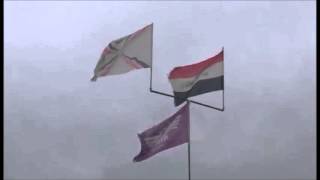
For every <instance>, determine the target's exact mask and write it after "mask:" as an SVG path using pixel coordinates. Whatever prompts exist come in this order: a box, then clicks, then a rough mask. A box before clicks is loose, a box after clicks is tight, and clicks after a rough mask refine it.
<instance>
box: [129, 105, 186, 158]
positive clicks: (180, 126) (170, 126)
mask: <svg viewBox="0 0 320 180" xmlns="http://www.w3.org/2000/svg"><path fill="white" fill-rule="evenodd" d="M138 137H139V140H140V143H141V151H140V153H139V154H138V155H137V156H136V157H135V158H134V159H133V162H140V161H143V160H146V159H148V158H150V157H151V156H153V155H155V154H157V153H159V152H161V151H164V150H167V149H170V148H173V147H176V146H179V145H181V144H184V143H187V142H189V137H190V136H189V102H187V103H186V105H184V106H183V107H182V108H181V109H180V110H179V111H177V112H176V113H175V114H174V115H172V116H171V117H169V118H168V119H166V120H164V121H162V122H161V123H159V124H157V125H155V126H153V127H152V128H150V129H147V130H145V131H144V132H142V133H141V134H138Z"/></svg>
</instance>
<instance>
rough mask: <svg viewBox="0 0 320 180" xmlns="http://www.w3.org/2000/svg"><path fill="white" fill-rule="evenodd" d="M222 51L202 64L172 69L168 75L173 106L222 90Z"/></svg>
mask: <svg viewBox="0 0 320 180" xmlns="http://www.w3.org/2000/svg"><path fill="white" fill-rule="evenodd" d="M223 74H224V73H223V50H222V51H221V52H220V53H219V54H217V55H216V56H214V57H211V58H209V59H207V60H204V61H202V62H199V63H196V64H192V65H187V66H180V67H176V68H174V69H173V70H172V71H171V72H170V74H169V81H170V83H171V86H172V89H173V91H174V92H173V93H174V97H175V98H174V103H175V106H178V105H180V104H181V103H183V102H184V101H185V100H186V99H187V98H188V97H192V96H197V95H200V94H204V93H208V92H211V91H217V90H223V89H224V87H223V86H224V81H223Z"/></svg>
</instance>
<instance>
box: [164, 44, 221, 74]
mask: <svg viewBox="0 0 320 180" xmlns="http://www.w3.org/2000/svg"><path fill="white" fill-rule="evenodd" d="M220 61H223V50H222V51H221V52H220V53H219V54H217V55H216V56H213V57H211V58H209V59H207V60H204V61H202V62H199V63H196V64H191V65H187V66H179V67H176V68H174V69H173V70H172V71H171V72H170V74H169V79H176V78H188V77H193V76H196V75H198V74H200V73H201V72H202V71H203V70H205V69H206V68H208V67H209V66H211V65H213V64H215V63H217V62H220Z"/></svg>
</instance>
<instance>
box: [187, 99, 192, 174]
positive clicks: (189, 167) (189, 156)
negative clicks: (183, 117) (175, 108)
mask: <svg viewBox="0 0 320 180" xmlns="http://www.w3.org/2000/svg"><path fill="white" fill-rule="evenodd" d="M187 103H188V104H189V100H187ZM189 108H190V104H189ZM189 111H190V110H189ZM188 116H189V118H188V179H189V180H191V153H190V145H191V142H190V141H191V138H190V133H191V131H190V129H191V123H190V113H189V114H188Z"/></svg>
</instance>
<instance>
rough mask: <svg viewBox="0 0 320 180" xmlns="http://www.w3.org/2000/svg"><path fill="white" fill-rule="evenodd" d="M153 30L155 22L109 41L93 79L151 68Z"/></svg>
mask: <svg viewBox="0 0 320 180" xmlns="http://www.w3.org/2000/svg"><path fill="white" fill-rule="evenodd" d="M152 31H153V24H150V25H148V26H146V27H144V28H142V29H140V30H138V31H137V32H135V33H132V34H129V35H127V36H125V37H122V38H120V39H117V40H114V41H112V42H111V43H109V45H108V46H107V47H106V48H105V49H104V51H103V53H102V55H101V57H100V59H99V61H98V63H97V65H96V67H95V70H94V76H93V78H92V79H91V81H96V80H97V78H98V77H101V76H107V75H115V74H123V73H127V72H129V71H132V70H134V69H140V68H149V67H150V66H151V58H152Z"/></svg>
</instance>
